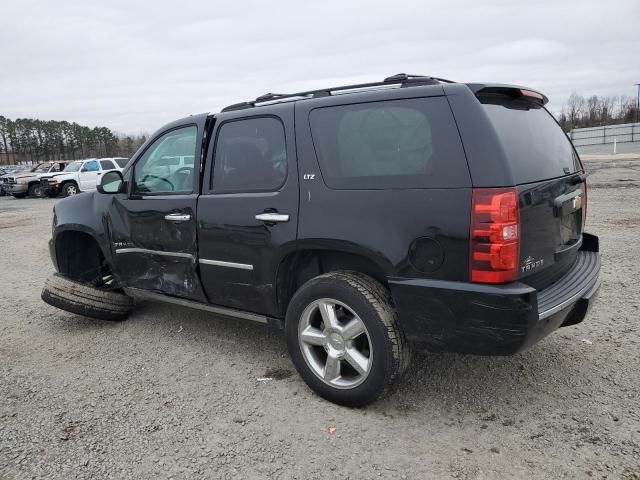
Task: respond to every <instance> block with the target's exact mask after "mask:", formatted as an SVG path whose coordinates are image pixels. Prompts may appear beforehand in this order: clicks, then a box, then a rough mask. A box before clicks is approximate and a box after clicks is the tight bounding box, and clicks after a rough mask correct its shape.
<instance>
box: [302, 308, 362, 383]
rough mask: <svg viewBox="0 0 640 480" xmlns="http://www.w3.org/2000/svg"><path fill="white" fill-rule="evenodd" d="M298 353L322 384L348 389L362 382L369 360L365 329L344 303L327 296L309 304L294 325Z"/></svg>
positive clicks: (358, 318) (359, 319) (360, 320)
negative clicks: (300, 353) (296, 330)
mask: <svg viewBox="0 0 640 480" xmlns="http://www.w3.org/2000/svg"><path fill="white" fill-rule="evenodd" d="M298 340H299V345H300V350H301V351H302V356H303V357H304V360H305V362H306V363H307V365H308V366H309V368H310V369H311V370H312V371H313V373H315V375H316V376H317V377H318V378H320V379H321V380H322V381H323V382H325V383H326V384H328V385H330V386H332V387H334V388H339V389H349V388H354V387H356V386H358V385H360V384H361V383H362V382H364V381H365V379H366V378H367V376H368V374H369V372H370V371H371V365H372V363H373V350H372V344H371V339H370V337H369V332H368V331H367V328H366V326H365V324H364V322H363V321H362V319H361V318H360V317H359V316H358V315H357V314H356V313H355V312H354V311H353V310H352V309H351V308H349V307H348V306H347V305H345V304H344V303H342V302H339V301H337V300H334V299H330V298H321V299H319V300H316V301H314V302H312V303H311V304H309V305H308V306H307V308H305V310H304V311H303V312H302V316H301V318H300V322H299V325H298Z"/></svg>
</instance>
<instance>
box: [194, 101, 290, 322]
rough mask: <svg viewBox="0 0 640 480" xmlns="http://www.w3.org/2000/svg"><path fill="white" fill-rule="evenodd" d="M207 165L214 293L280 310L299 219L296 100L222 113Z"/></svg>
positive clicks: (223, 300) (208, 252)
mask: <svg viewBox="0 0 640 480" xmlns="http://www.w3.org/2000/svg"><path fill="white" fill-rule="evenodd" d="M206 165H207V167H206V170H205V173H204V177H203V182H202V195H201V196H200V199H199V201H198V247H199V267H200V275H201V278H202V283H203V285H204V289H205V291H206V293H207V296H208V298H209V301H210V302H211V303H214V304H217V305H223V306H226V307H231V308H236V309H240V310H246V311H251V312H256V313H262V314H267V315H276V314H277V302H276V291H275V285H276V275H277V271H278V267H279V265H280V261H281V260H282V258H283V257H284V256H285V255H286V253H287V252H288V251H290V250H291V249H293V248H294V246H295V242H296V231H297V223H298V181H297V165H296V155H295V137H294V130H293V104H280V105H271V106H263V107H260V108H256V109H251V110H244V111H243V110H241V111H236V112H227V113H222V114H219V115H216V125H215V130H214V132H213V135H212V137H211V143H210V145H209V149H208V158H207V162H206Z"/></svg>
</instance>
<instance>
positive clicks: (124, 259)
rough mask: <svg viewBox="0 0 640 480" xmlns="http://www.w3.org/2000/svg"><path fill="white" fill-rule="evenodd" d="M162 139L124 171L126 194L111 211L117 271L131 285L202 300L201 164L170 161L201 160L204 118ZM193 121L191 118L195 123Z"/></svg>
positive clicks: (176, 127)
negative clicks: (198, 233) (173, 165)
mask: <svg viewBox="0 0 640 480" xmlns="http://www.w3.org/2000/svg"><path fill="white" fill-rule="evenodd" d="M191 119H192V122H193V123H187V124H178V125H174V126H172V127H171V128H169V129H168V130H165V131H164V132H163V133H161V134H160V135H158V136H157V137H156V139H155V140H154V141H152V142H150V144H149V146H148V147H147V148H146V149H145V150H144V151H143V152H142V154H141V155H139V156H138V158H136V159H134V161H133V163H132V167H130V168H128V169H127V170H126V171H125V180H126V181H127V184H128V185H127V190H128V191H127V193H126V194H118V195H115V196H114V201H113V203H112V207H111V209H110V212H109V223H110V230H111V241H112V246H113V249H114V258H115V272H116V274H117V275H118V276H119V278H120V280H121V281H123V283H124V284H125V285H126V286H128V287H135V288H140V289H144V290H152V291H153V290H155V291H157V292H161V293H164V294H168V295H173V296H177V297H182V298H188V299H191V300H196V301H201V302H204V301H206V300H205V297H204V294H203V292H202V288H201V286H200V281H199V279H198V276H197V268H196V266H197V262H196V254H197V237H196V204H197V198H198V179H199V173H198V171H197V170H198V168H199V163H198V162H195V164H194V165H192V166H184V167H179V168H168V167H167V164H168V163H171V162H169V161H168V159H170V158H174V157H176V156H182V155H189V156H196V158H199V154H200V144H201V141H202V134H203V130H204V128H205V122H206V115H201V116H197V117H191ZM191 119H190V120H191Z"/></svg>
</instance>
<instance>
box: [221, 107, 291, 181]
mask: <svg viewBox="0 0 640 480" xmlns="http://www.w3.org/2000/svg"><path fill="white" fill-rule="evenodd" d="M286 176H287V150H286V144H285V137H284V127H283V126H282V123H281V122H280V121H279V120H277V119H276V118H273V117H262V118H248V119H243V120H235V121H231V122H227V123H224V124H223V125H222V126H221V127H220V129H219V131H218V139H217V141H216V150H215V157H214V166H213V178H212V182H211V185H212V189H213V191H214V192H216V193H232V192H265V191H275V190H278V189H279V188H280V187H281V186H282V184H283V183H284V181H285V178H286Z"/></svg>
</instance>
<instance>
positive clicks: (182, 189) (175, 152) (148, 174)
mask: <svg viewBox="0 0 640 480" xmlns="http://www.w3.org/2000/svg"><path fill="white" fill-rule="evenodd" d="M197 134H198V129H197V128H196V127H195V126H190V127H183V128H178V129H176V130H171V131H170V132H167V133H165V134H164V135H162V136H161V137H160V138H158V139H157V140H156V141H155V142H153V144H152V145H151V146H150V147H149V148H148V149H147V150H146V151H145V152H144V154H143V155H142V157H140V159H139V160H138V161H137V163H136V164H135V166H134V174H133V178H134V191H135V192H136V193H141V194H145V193H162V194H171V193H191V192H193V178H194V177H193V175H194V172H193V167H192V166H181V163H180V158H181V157H184V156H190V157H193V156H194V154H195V151H196V136H197Z"/></svg>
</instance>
